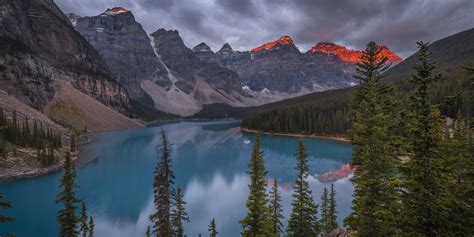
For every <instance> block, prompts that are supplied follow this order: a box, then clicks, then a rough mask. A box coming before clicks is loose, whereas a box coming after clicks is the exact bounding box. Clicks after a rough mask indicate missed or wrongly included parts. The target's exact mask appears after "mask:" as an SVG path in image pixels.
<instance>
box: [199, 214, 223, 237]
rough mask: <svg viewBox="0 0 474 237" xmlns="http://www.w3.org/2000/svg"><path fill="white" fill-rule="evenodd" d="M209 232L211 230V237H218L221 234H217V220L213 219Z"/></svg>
mask: <svg viewBox="0 0 474 237" xmlns="http://www.w3.org/2000/svg"><path fill="white" fill-rule="evenodd" d="M207 230H209V237H217V234H219V232H217V227H216V219H215V218H212V220H211V223H209V227H208V229H207ZM199 235H201V234H199Z"/></svg>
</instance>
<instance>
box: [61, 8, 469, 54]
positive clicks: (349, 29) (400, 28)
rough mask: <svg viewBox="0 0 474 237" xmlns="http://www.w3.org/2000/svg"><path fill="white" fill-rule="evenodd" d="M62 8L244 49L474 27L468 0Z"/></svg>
mask: <svg viewBox="0 0 474 237" xmlns="http://www.w3.org/2000/svg"><path fill="white" fill-rule="evenodd" d="M56 2H57V3H58V5H59V6H60V7H61V8H62V9H63V11H65V12H66V13H67V12H75V13H78V14H80V15H97V14H99V13H101V12H103V11H104V10H105V9H106V8H107V7H112V6H124V7H127V8H129V9H131V10H132V12H133V14H134V15H135V17H136V19H137V20H138V21H139V22H140V23H141V24H142V25H143V27H144V28H145V30H146V31H147V32H149V33H151V32H153V31H155V30H156V29H158V28H162V27H164V28H167V29H178V30H179V32H180V34H181V36H182V37H183V40H184V41H185V43H186V44H187V46H188V47H193V46H194V45H196V44H198V43H200V42H202V41H204V42H206V43H208V44H209V46H210V47H211V48H213V49H214V50H218V49H219V48H220V46H221V45H222V44H223V43H225V42H229V43H230V44H231V45H232V46H233V47H234V48H235V49H240V50H246V49H250V48H253V47H255V46H258V45H260V44H262V43H264V42H267V41H271V40H275V39H277V38H278V37H280V36H282V35H290V36H291V37H292V38H293V39H294V41H295V42H296V43H297V46H298V47H299V48H300V49H301V50H302V51H305V50H307V49H308V48H309V47H311V46H312V45H314V44H315V43H317V42H320V41H333V42H336V43H340V44H344V45H346V46H349V47H352V48H357V49H361V48H363V47H364V46H365V44H366V43H367V42H368V41H370V40H374V41H376V42H377V43H380V44H386V45H388V46H389V47H390V48H391V49H392V50H393V51H395V52H396V53H398V54H400V55H401V56H403V57H406V56H409V55H410V54H411V53H413V52H414V51H415V42H416V41H418V40H424V41H434V40H437V39H440V38H442V37H445V36H448V35H450V34H453V33H456V32H459V31H462V30H465V29H469V28H472V27H474V16H473V15H474V14H472V12H474V1H473V0H449V1H447V0H379V1H374V0H358V1H354V0H331V1H329V0H134V1H132V0H128V1H127V0H56Z"/></svg>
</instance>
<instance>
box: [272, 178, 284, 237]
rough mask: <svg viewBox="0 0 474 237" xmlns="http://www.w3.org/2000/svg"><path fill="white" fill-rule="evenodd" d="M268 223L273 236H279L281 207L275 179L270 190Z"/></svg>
mask: <svg viewBox="0 0 474 237" xmlns="http://www.w3.org/2000/svg"><path fill="white" fill-rule="evenodd" d="M269 208H270V223H271V230H272V234H273V235H274V236H280V234H281V233H283V223H282V222H281V220H282V219H283V214H282V212H283V207H282V205H281V195H280V192H278V181H277V180H276V179H275V181H274V182H273V186H272V189H271V190H270V203H269Z"/></svg>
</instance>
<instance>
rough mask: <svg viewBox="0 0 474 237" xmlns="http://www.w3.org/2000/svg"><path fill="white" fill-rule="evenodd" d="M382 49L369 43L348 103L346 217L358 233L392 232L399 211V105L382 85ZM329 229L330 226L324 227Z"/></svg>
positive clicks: (384, 234)
mask: <svg viewBox="0 0 474 237" xmlns="http://www.w3.org/2000/svg"><path fill="white" fill-rule="evenodd" d="M381 50H382V49H381V48H380V47H379V46H377V45H376V44H375V43H374V42H369V43H368V44H367V48H366V49H365V50H364V52H363V55H362V56H361V58H360V60H361V62H360V63H358V64H357V68H356V72H357V74H356V76H355V77H356V78H357V79H358V80H359V82H360V85H359V86H358V87H357V89H356V90H355V92H354V95H353V103H352V105H351V107H352V115H351V117H352V122H353V124H352V129H351V130H350V138H351V142H352V144H353V150H354V153H353V157H352V167H353V168H355V172H354V176H353V178H352V182H353V184H354V194H353V196H354V199H353V201H352V213H351V215H350V216H349V217H348V219H347V223H348V224H349V226H350V227H351V229H353V230H355V231H357V233H358V235H360V236H393V235H394V234H395V232H396V228H395V227H396V223H397V216H398V215H397V213H398V210H399V202H398V201H397V199H398V196H399V195H398V190H399V186H400V181H399V178H398V176H397V175H398V174H397V168H398V158H397V152H398V148H397V144H398V142H399V139H398V137H397V136H396V135H395V129H396V125H397V118H398V117H399V115H398V114H399V113H397V109H396V108H397V106H396V104H395V97H394V93H393V86H391V85H388V84H385V83H382V82H381V79H382V78H383V77H384V76H383V73H384V72H385V71H386V69H387V68H388V67H389V65H387V64H386V62H387V57H385V56H383V54H382V53H381ZM328 227H329V228H331V227H332V226H328Z"/></svg>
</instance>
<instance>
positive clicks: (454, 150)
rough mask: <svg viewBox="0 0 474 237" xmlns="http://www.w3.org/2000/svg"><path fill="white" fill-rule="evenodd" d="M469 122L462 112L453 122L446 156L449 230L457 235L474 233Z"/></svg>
mask: <svg viewBox="0 0 474 237" xmlns="http://www.w3.org/2000/svg"><path fill="white" fill-rule="evenodd" d="M467 124H468V122H467V121H466V120H465V119H464V118H463V116H462V115H461V113H460V112H458V114H457V116H456V120H455V121H454V126H453V128H452V129H448V130H447V132H448V134H447V136H446V140H447V141H446V144H445V145H446V147H445V148H444V151H443V152H444V156H446V157H447V158H448V160H447V164H446V165H445V167H446V168H447V170H448V174H449V177H448V178H449V184H448V190H449V193H450V194H452V195H453V201H452V202H450V203H449V210H451V211H450V213H449V220H450V223H452V225H451V226H449V229H450V232H451V233H452V234H454V235H457V236H463V235H465V236H471V235H474V208H472V207H473V206H474V157H473V153H472V152H470V149H471V147H470V146H472V144H470V136H472V135H471V134H470V132H469V129H468V127H467V126H466V125H467Z"/></svg>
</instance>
